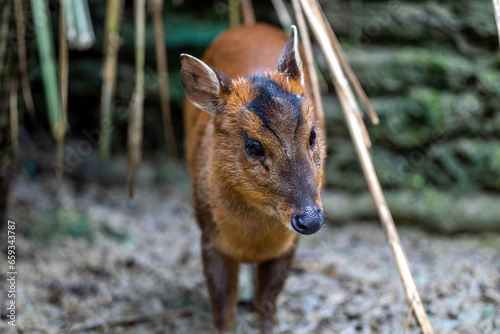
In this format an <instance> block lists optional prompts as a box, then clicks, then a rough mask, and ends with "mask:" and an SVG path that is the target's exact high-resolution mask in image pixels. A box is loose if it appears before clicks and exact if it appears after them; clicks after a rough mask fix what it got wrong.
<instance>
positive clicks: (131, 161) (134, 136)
mask: <svg viewBox="0 0 500 334" xmlns="http://www.w3.org/2000/svg"><path fill="white" fill-rule="evenodd" d="M134 7H135V8H134V21H135V73H136V76H135V90H134V94H133V95H132V100H131V101H130V107H129V110H130V113H129V120H128V134H127V136H128V138H127V139H128V140H127V144H128V167H129V171H128V193H129V197H130V198H132V197H133V196H134V178H135V174H136V172H137V169H138V166H139V162H140V160H141V156H142V147H141V146H142V118H143V113H144V110H143V109H144V105H143V103H144V61H145V53H146V44H145V30H146V0H135V1H134Z"/></svg>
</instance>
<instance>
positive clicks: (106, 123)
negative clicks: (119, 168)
mask: <svg viewBox="0 0 500 334" xmlns="http://www.w3.org/2000/svg"><path fill="white" fill-rule="evenodd" d="M121 8H122V0H108V1H107V4H106V21H105V35H104V69H103V74H102V75H103V82H102V88H101V135H100V137H99V155H100V157H101V159H102V160H103V161H108V160H109V156H110V152H111V138H112V134H113V128H112V125H111V124H112V119H113V117H112V116H113V104H112V99H113V96H114V95H115V87H116V69H117V66H118V50H119V48H120V43H121V39H120V36H119V30H120V13H121Z"/></svg>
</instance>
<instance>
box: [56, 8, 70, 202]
mask: <svg viewBox="0 0 500 334" xmlns="http://www.w3.org/2000/svg"><path fill="white" fill-rule="evenodd" d="M65 6H66V1H61V2H60V10H59V92H60V96H61V110H62V122H63V125H64V128H65V129H67V128H68V39H67V38H66V17H65V10H64V7H65ZM63 161H64V136H61V137H60V138H58V139H57V163H58V165H59V166H62V165H63ZM63 175H64V168H57V169H56V176H57V190H56V203H57V205H58V206H59V205H60V204H61V194H62V193H61V189H62V182H63Z"/></svg>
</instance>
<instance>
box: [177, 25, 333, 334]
mask: <svg viewBox="0 0 500 334" xmlns="http://www.w3.org/2000/svg"><path fill="white" fill-rule="evenodd" d="M287 39H288V36H287V35H286V34H285V33H284V32H283V31H281V30H279V29H277V28H274V27H271V26H269V25H264V24H257V25H250V26H249V25H245V26H241V27H237V28H233V29H231V30H229V31H227V32H226V33H224V34H222V35H221V36H220V37H218V38H217V39H216V40H215V41H214V42H213V43H212V45H211V46H210V47H209V48H208V50H207V51H206V53H205V56H204V57H203V61H204V62H205V63H206V64H207V65H209V66H211V67H212V68H215V69H217V70H219V71H221V72H223V73H225V74H227V75H228V76H229V77H230V78H232V79H230V83H229V81H228V85H229V86H230V87H231V89H230V90H227V91H226V90H224V89H221V93H220V98H221V101H222V102H221V103H223V104H224V112H223V115H222V112H221V115H219V114H215V115H213V114H210V113H208V112H205V111H202V110H200V109H198V108H197V107H196V106H194V105H193V104H192V103H191V102H190V101H189V100H186V106H185V111H184V121H185V132H186V147H187V156H186V157H187V162H188V166H189V170H190V173H191V176H192V180H193V190H194V193H193V194H194V195H193V197H194V207H195V213H196V218H197V221H198V224H199V225H200V228H201V230H202V251H203V260H204V271H205V276H206V278H207V285H208V288H209V291H210V296H211V301H212V311H213V313H214V326H215V327H216V328H217V329H219V330H221V331H223V330H228V329H230V328H231V326H232V323H233V321H234V315H235V305H236V295H237V294H236V290H237V276H238V263H239V262H256V263H259V264H260V265H259V266H258V269H257V279H256V284H257V288H256V296H255V303H256V308H257V310H258V312H259V314H260V315H261V319H262V326H263V327H262V328H263V331H264V332H265V333H271V331H272V319H273V317H274V314H275V300H276V296H277V294H278V293H279V291H280V290H281V288H282V286H283V284H284V281H285V279H286V276H287V275H288V272H289V270H290V267H291V263H292V260H293V254H294V250H295V246H296V243H297V238H298V234H297V233H296V232H295V231H293V230H291V228H290V219H291V216H292V214H293V212H294V210H296V207H297V201H298V199H297V198H298V197H299V194H297V192H300V191H301V190H302V189H293V187H294V185H295V184H299V183H300V185H305V186H306V188H307V189H313V190H314V194H313V195H311V196H312V197H311V200H312V201H313V202H314V203H315V204H316V205H317V206H318V207H319V208H321V207H322V206H321V199H320V194H319V190H320V188H321V184H322V179H323V166H322V162H323V159H324V155H325V148H324V141H325V138H324V131H323V128H322V127H323V120H322V119H319V118H318V116H317V114H316V112H315V110H314V107H313V105H312V98H311V94H309V92H310V91H311V90H310V89H308V88H309V87H310V85H309V82H308V76H307V72H306V71H305V70H304V72H305V79H306V85H305V86H306V88H304V87H302V85H301V84H300V83H299V82H298V81H296V80H294V79H292V78H290V77H289V76H288V75H287V74H284V73H280V72H277V71H276V70H275V69H276V64H277V60H278V58H279V57H280V55H281V53H282V50H283V46H284V45H285V43H286V42H287ZM258 73H259V74H265V75H266V76H268V77H270V78H271V79H273V80H274V82H276V83H278V84H279V85H280V86H281V87H283V89H285V90H286V91H288V92H291V93H294V94H296V95H299V96H305V100H304V102H303V103H302V107H301V110H300V113H301V117H302V118H303V121H304V122H303V124H302V125H300V126H297V130H296V131H297V133H296V136H295V137H293V139H292V136H291V135H290V131H293V129H295V125H294V127H293V128H291V127H290V124H291V122H292V120H290V119H288V118H287V116H285V115H284V116H281V115H277V117H283V119H273V120H272V122H273V123H272V124H273V127H274V129H275V130H276V132H277V138H276V137H273V136H269V133H268V131H267V130H265V129H264V127H263V125H262V121H261V119H259V117H258V116H257V115H256V114H255V113H253V112H251V111H248V110H244V109H242V106H245V105H247V104H248V103H250V102H251V101H252V100H253V99H254V98H255V97H256V96H255V95H256V91H255V89H253V87H252V84H251V81H250V80H249V79H248V78H247V77H248V76H251V75H255V74H258ZM193 78H194V80H195V81H196V80H197V78H195V77H193ZM221 108H222V107H221ZM313 127H315V129H316V133H317V148H316V149H315V150H310V149H309V147H308V145H307V143H308V138H309V135H310V132H311V129H312V128H313ZM245 134H247V135H248V136H250V137H252V138H255V139H257V140H259V141H260V142H261V143H262V144H263V146H264V147H266V152H268V153H269V154H270V156H269V157H268V158H266V164H267V165H266V166H265V167H263V164H262V163H261V162H260V161H258V160H256V159H249V158H248V157H246V155H245V154H246V153H245V150H244V149H243V144H242V138H243V137H244V136H245ZM302 143H303V144H302ZM302 147H303V148H302ZM302 170H305V171H306V172H307V173H305V174H306V175H309V176H308V177H305V176H304V177H303V178H302V179H299V180H298V181H294V180H295V178H296V176H294V175H296V174H298V173H300V172H301V171H302ZM294 182H295V183H294Z"/></svg>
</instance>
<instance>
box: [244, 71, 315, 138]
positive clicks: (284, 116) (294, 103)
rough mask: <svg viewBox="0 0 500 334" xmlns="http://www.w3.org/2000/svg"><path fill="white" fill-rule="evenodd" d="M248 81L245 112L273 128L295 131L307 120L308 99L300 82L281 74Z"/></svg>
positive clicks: (257, 76) (268, 127) (256, 77)
mask: <svg viewBox="0 0 500 334" xmlns="http://www.w3.org/2000/svg"><path fill="white" fill-rule="evenodd" d="M247 80H248V81H247V92H246V93H247V94H246V99H244V101H242V102H243V103H242V106H243V107H244V108H243V109H244V112H249V113H253V114H254V115H255V116H257V117H258V118H259V119H260V120H261V121H262V124H263V125H264V127H266V128H267V129H270V130H272V131H279V132H283V131H285V132H294V131H295V130H296V129H297V128H298V127H299V126H300V125H301V124H303V123H304V119H305V118H306V117H305V116H306V115H304V113H305V112H307V110H304V109H307V107H308V101H307V97H305V95H304V90H303V88H302V86H301V85H300V84H298V83H297V82H295V81H294V80H291V79H289V78H288V76H286V75H283V74H280V73H276V74H274V75H273V74H264V75H255V76H253V77H250V78H248V79H247Z"/></svg>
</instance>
